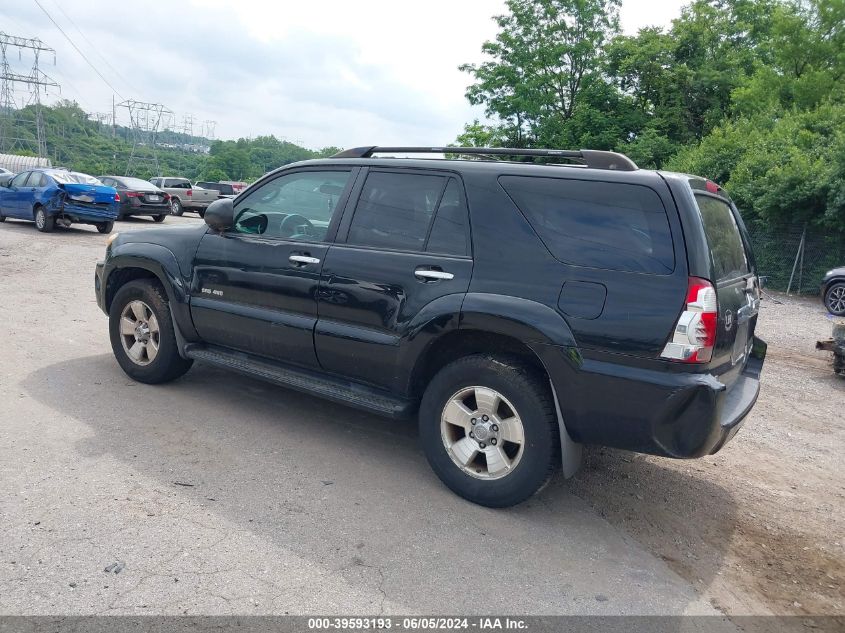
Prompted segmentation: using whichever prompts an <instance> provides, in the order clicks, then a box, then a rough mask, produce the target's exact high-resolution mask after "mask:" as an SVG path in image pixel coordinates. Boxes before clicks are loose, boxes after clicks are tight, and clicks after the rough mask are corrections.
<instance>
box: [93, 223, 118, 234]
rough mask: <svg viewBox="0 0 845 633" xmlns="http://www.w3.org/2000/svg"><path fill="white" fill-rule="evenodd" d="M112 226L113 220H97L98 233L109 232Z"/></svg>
mask: <svg viewBox="0 0 845 633" xmlns="http://www.w3.org/2000/svg"><path fill="white" fill-rule="evenodd" d="M113 228H114V222H98V223H97V230H98V231H99V232H100V233H111V232H112V229H113Z"/></svg>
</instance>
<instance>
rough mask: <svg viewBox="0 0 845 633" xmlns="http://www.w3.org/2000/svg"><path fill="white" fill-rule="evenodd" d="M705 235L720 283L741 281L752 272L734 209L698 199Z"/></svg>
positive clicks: (722, 204) (718, 202) (714, 200)
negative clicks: (727, 280) (729, 280)
mask: <svg viewBox="0 0 845 633" xmlns="http://www.w3.org/2000/svg"><path fill="white" fill-rule="evenodd" d="M695 200H696V202H697V203H698V210H699V211H700V212H701V221H702V223H703V224H704V234H705V235H706V236H707V242H708V244H709V246H710V253H711V254H712V255H713V266H714V271H713V274H714V275H715V276H716V280H717V281H722V280H725V279H731V278H733V277H740V276H742V275H744V274H746V273H747V272H748V260H747V259H746V257H745V247H744V246H743V244H742V237H741V236H740V233H739V227H738V226H737V225H736V219H735V218H734V214H733V212H732V211H731V208H730V207H729V206H728V205H727V204H726V203H724V202H722V201H721V200H718V199H716V198H711V197H710V196H702V195H696V196H695Z"/></svg>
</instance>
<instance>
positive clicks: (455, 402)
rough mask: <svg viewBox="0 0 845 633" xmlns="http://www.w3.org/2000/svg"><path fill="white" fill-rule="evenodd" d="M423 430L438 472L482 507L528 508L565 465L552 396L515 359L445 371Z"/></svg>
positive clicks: (431, 395) (424, 413)
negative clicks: (528, 501) (526, 504)
mask: <svg viewBox="0 0 845 633" xmlns="http://www.w3.org/2000/svg"><path fill="white" fill-rule="evenodd" d="M419 425H420V440H421V442H422V446H423V450H424V452H425V455H426V458H427V459H428V462H429V464H431V467H432V469H433V470H434V472H435V473H436V474H437V476H438V477H440V479H441V480H442V481H443V483H444V484H446V485H447V486H448V487H449V488H450V489H451V490H452V491H453V492H455V493H456V494H458V495H460V496H461V497H463V498H464V499H467V500H469V501H472V502H473V503H477V504H479V505H483V506H488V507H492V508H504V507H508V506H513V505H516V504H518V503H520V502H522V501H524V500H525V499H527V498H528V497H530V496H531V495H533V494H534V493H535V492H537V491H538V490H539V489H540V488H542V487H543V486H544V485H545V484H546V483H547V482H548V480H549V479H550V477H551V475H552V473H553V472H554V470H555V469H556V468H557V466H558V465H559V463H560V440H559V430H558V424H557V416H556V414H555V406H554V400H553V399H552V394H551V389H550V387H549V385H548V383H547V381H546V380H545V378H544V377H543V376H541V375H540V374H539V372H536V371H534V370H533V369H531V368H530V367H527V366H525V365H523V364H521V363H520V362H519V361H517V360H515V359H511V358H498V357H494V356H488V355H473V356H467V357H465V358H462V359H460V360H457V361H455V362H453V363H451V364H449V365H447V366H446V367H444V368H443V369H441V370H440V372H439V373H438V374H437V375H436V376H435V377H434V379H433V380H432V381H431V383H430V384H429V386H428V388H427V389H426V391H425V394H424V396H423V399H422V403H421V405H420V414H419Z"/></svg>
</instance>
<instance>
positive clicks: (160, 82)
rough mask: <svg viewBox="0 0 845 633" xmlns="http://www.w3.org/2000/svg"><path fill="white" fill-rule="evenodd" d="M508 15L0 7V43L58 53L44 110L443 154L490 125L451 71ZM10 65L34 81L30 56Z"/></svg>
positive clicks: (206, 0)
mask: <svg viewBox="0 0 845 633" xmlns="http://www.w3.org/2000/svg"><path fill="white" fill-rule="evenodd" d="M39 4H40V6H39ZM504 4H505V3H504V0H426V2H413V3H411V2H408V1H407V0H357V1H350V0H307V1H296V2H291V1H290V0H276V1H275V2H273V1H270V0H146V1H145V2H143V3H140V2H131V1H124V2H121V1H117V2H115V1H114V0H0V31H3V32H6V33H7V34H10V35H17V36H22V37H37V38H40V39H41V40H42V41H43V42H44V43H45V44H47V45H48V46H50V47H52V48H54V49H55V50H56V56H55V57H56V58H55V64H54V60H53V56H52V55H50V54H42V57H41V58H40V68H41V70H42V71H43V72H44V73H46V74H47V75H49V76H50V77H51V78H52V79H53V80H55V81H56V82H57V83H59V84H60V85H61V94H59V93H58V92H57V91H55V90H54V89H51V90H50V91H49V92H48V94H47V95H46V96H45V95H42V102H44V103H53V102H54V101H55V100H56V99H58V98H65V99H72V100H75V101H77V102H78V103H79V104H80V106H81V107H82V108H83V109H84V110H86V111H87V112H89V113H94V112H103V113H108V112H110V111H111V108H112V98H113V97H114V100H115V101H116V102H117V103H120V102H121V101H123V100H125V99H135V100H138V101H145V102H154V103H161V104H163V105H164V106H166V107H167V108H168V109H170V110H171V111H173V113H174V120H175V122H176V125H175V127H181V126H182V125H183V123H184V118H185V116H186V115H192V117H193V120H194V131H195V133H199V132H201V131H202V127H203V122H204V121H215V122H216V125H215V135H216V137H217V138H238V137H248V136H257V135H266V134H274V135H275V136H276V137H278V138H284V139H286V140H289V141H292V142H295V143H297V144H300V145H304V146H306V147H311V148H320V147H325V146H340V147H352V146H358V145H374V144H379V145H443V144H446V143H450V142H452V141H453V140H454V139H455V137H456V136H457V135H458V134H459V133H460V132H461V131H462V129H463V126H464V124H465V123H467V122H469V121H472V120H473V119H475V118H483V117H484V113H483V110H481V109H480V108H475V107H472V106H470V105H469V104H468V103H467V101H466V99H465V98H464V92H465V90H466V87H467V85H468V84H469V83H470V79H471V78H470V76H469V75H467V74H466V73H461V72H460V71H458V66H459V65H460V64H462V63H467V62H469V63H477V62H480V61H482V59H483V56H482V54H481V45H482V43H483V42H484V41H485V40H490V39H493V38H494V37H495V35H496V25H495V23H494V22H493V20H492V17H493V16H494V15H498V14H501V13H503V12H504V11H503V9H504ZM684 4H686V2H682V1H679V0H622V9H621V15H620V18H621V23H622V29H623V31H624V32H626V33H630V34H634V33H636V32H637V30H638V29H639V28H641V27H643V26H651V25H657V26H668V25H669V24H670V23H671V21H672V20H673V19H674V18H676V17H678V16H679V15H680V11H681V7H682V6H683V5H684ZM41 7H43V10H42V8H41ZM45 11H46V14H45ZM47 14H49V16H50V17H52V19H53V20H55V22H56V23H57V24H58V26H56V25H54V24H53V23H52V22H51V20H50V18H49V17H48V16H47ZM60 29H61V30H60ZM62 30H63V31H64V33H65V34H66V35H67V38H66V37H65V35H63V34H62V32H61V31H62ZM68 38H69V39H70V41H68ZM71 41H72V43H71ZM74 45H75V47H76V48H75V47H74ZM77 48H78V49H79V50H76V49H77ZM12 50H13V49H10V51H12ZM83 56H84V57H83ZM85 58H87V59H88V61H90V64H89V63H87V62H86V60H85ZM9 61H10V64H11V66H12V68H11V70H12V72H18V73H22V74H28V73H29V69H30V68H31V65H32V55H31V53H30V52H28V51H27V52H25V53H23V54H22V57H21V59H18V56H17V54H16V53H11V54H10V55H9ZM92 65H93V66H94V67H95V68H96V71H95V70H93V69H92ZM98 73H99V75H102V77H100V76H99V75H98ZM117 113H118V121H119V122H128V112H127V110H126V109H125V108H117Z"/></svg>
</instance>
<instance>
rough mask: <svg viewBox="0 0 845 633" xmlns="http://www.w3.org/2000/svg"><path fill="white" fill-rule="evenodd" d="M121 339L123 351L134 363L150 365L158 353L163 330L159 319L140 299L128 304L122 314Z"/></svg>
mask: <svg viewBox="0 0 845 633" xmlns="http://www.w3.org/2000/svg"><path fill="white" fill-rule="evenodd" d="M120 341H121V343H123V351H124V352H126V355H127V356H129V358H130V359H132V361H133V362H134V363H137V364H138V365H142V366H143V365H149V364H150V363H151V362H153V361H154V360H155V359H156V356H157V355H158V349H159V345H160V344H161V330H160V329H159V326H158V319H156V316H155V314H153V311H152V310H151V309H150V306H148V305H147V304H146V303H144V302H143V301H140V300H136V301H132V302H131V303H129V304H127V305H126V307H125V308H124V309H123V313H122V314H121V315H120Z"/></svg>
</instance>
